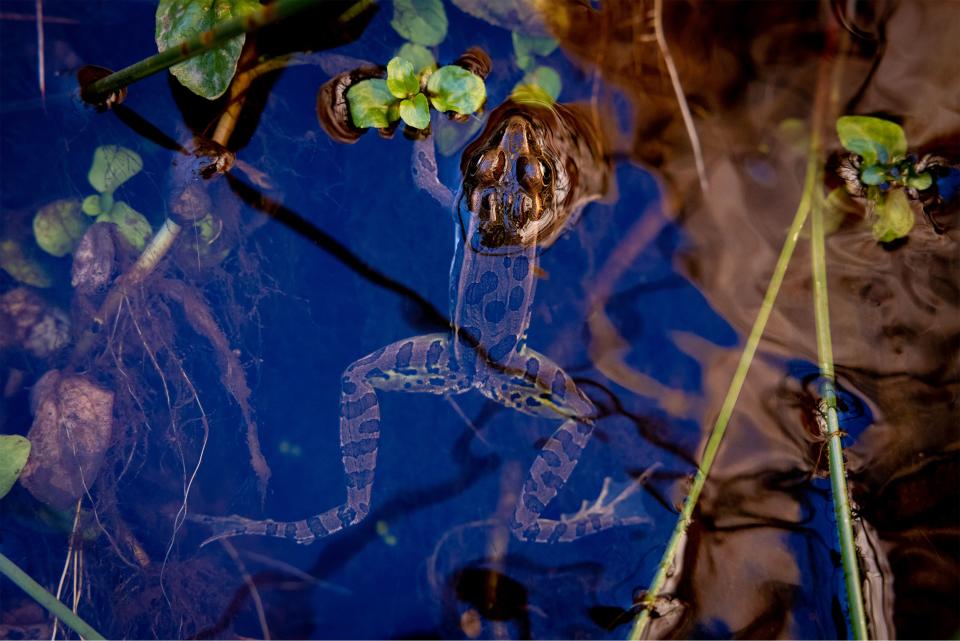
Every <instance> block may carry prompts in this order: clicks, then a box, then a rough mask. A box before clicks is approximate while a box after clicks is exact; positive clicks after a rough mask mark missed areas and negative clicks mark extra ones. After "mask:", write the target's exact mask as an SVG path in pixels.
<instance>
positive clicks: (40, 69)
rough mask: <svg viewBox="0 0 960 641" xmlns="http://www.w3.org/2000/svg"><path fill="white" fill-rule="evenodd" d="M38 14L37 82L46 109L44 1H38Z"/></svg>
mask: <svg viewBox="0 0 960 641" xmlns="http://www.w3.org/2000/svg"><path fill="white" fill-rule="evenodd" d="M36 13H37V80H38V81H39V83H40V101H41V102H42V103H43V105H44V107H46V104H47V73H46V68H47V63H46V53H45V51H44V50H45V49H46V45H45V41H46V38H44V35H43V0H36Z"/></svg>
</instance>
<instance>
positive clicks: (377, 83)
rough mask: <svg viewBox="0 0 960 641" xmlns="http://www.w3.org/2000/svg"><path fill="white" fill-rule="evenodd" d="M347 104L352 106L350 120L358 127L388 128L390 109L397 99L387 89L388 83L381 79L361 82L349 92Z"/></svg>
mask: <svg viewBox="0 0 960 641" xmlns="http://www.w3.org/2000/svg"><path fill="white" fill-rule="evenodd" d="M347 102H348V103H349V104H350V119H351V120H352V121H353V124H354V126H356V127H376V128H377V129H379V128H381V127H386V126H388V125H389V124H390V123H391V122H393V120H396V118H394V119H393V120H391V119H390V115H391V114H390V113H389V112H390V107H391V106H392V105H394V104H395V103H396V102H397V99H396V98H395V97H394V96H393V94H392V93H390V89H388V88H387V81H386V80H383V79H381V78H372V79H370V80H361V81H360V82H358V83H357V84H355V85H353V86H352V87H350V89H348V90H347Z"/></svg>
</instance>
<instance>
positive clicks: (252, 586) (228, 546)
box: [220, 539, 270, 641]
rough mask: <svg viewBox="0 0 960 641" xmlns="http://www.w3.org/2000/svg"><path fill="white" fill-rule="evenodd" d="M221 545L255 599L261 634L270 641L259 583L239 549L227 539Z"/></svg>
mask: <svg viewBox="0 0 960 641" xmlns="http://www.w3.org/2000/svg"><path fill="white" fill-rule="evenodd" d="M220 545H222V546H223V549H224V550H226V551H227V554H229V555H230V558H231V559H233V562H234V563H235V564H236V566H237V570H239V571H240V576H241V577H242V578H243V582H244V584H246V586H247V590H248V591H249V592H250V598H251V599H253V605H254V607H255V608H256V610H257V620H258V621H259V622H260V632H261V633H262V634H263V638H264V639H265V640H266V641H270V628H269V627H268V626H267V613H266V612H265V611H264V609H263V599H261V598H260V590H258V589H257V583H256V582H255V581H254V580H253V577H251V576H250V573H249V572H248V571H247V566H246V564H244V562H243V559H241V558H240V555H239V554H237V548H235V547H233V544H232V543H231V542H230V541H227V540H226V539H220Z"/></svg>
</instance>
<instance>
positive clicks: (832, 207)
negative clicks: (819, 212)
mask: <svg viewBox="0 0 960 641" xmlns="http://www.w3.org/2000/svg"><path fill="white" fill-rule="evenodd" d="M858 214H859V216H860V217H861V218H862V217H863V210H862V207H860V206H858V205H857V203H855V202H853V199H851V198H850V194H849V193H847V190H846V189H845V188H844V187H837V188H836V189H834V190H833V191H831V192H830V193H829V194H828V195H827V197H826V199H825V200H824V201H823V231H824V233H825V234H832V233H833V232H835V231H837V230H838V229H840V226H841V225H842V224H843V221H844V220H845V219H846V218H847V216H855V215H858Z"/></svg>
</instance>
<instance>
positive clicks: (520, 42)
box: [511, 31, 559, 69]
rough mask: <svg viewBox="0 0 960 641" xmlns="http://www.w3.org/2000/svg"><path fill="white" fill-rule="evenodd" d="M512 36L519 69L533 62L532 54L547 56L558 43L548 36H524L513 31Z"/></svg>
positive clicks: (528, 66)
mask: <svg viewBox="0 0 960 641" xmlns="http://www.w3.org/2000/svg"><path fill="white" fill-rule="evenodd" d="M511 36H512V38H513V53H514V56H516V59H517V66H518V67H520V68H521V69H529V68H530V66H531V65H532V64H533V55H532V54H536V55H538V56H549V55H550V54H551V53H553V51H554V50H555V49H556V48H557V45H558V44H559V43H558V42H557V40H556V38H552V37H550V36H547V37H543V38H541V37H537V36H525V35H523V34H520V33H517V32H516V31H514V32H513V33H512V34H511Z"/></svg>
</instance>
